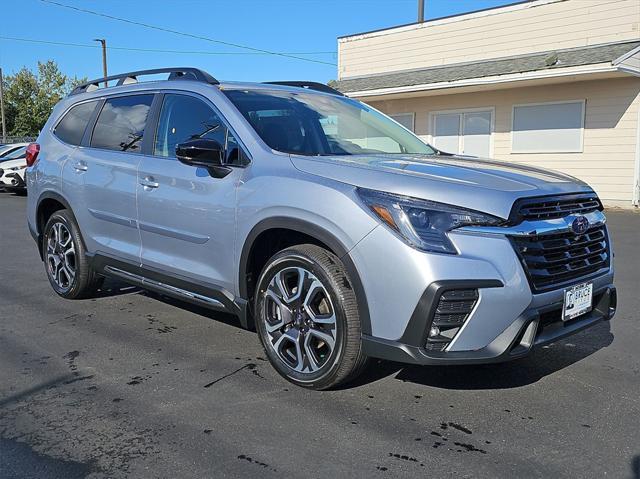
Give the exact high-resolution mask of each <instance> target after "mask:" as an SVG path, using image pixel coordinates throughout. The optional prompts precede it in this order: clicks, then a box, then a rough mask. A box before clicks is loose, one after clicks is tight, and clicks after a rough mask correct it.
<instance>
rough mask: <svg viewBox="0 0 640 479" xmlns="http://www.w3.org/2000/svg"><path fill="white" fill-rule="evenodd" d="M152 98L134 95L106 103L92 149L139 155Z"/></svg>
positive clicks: (93, 139) (98, 122) (151, 96)
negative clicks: (129, 152) (130, 152)
mask: <svg viewBox="0 0 640 479" xmlns="http://www.w3.org/2000/svg"><path fill="white" fill-rule="evenodd" d="M152 102H153V95H131V96H123V97H118V98H111V99H109V100H107V101H106V102H105V104H104V106H103V107H102V111H101V112H100V115H99V116H98V121H97V122H96V126H95V128H94V129H93V135H92V137H91V146H92V147H94V148H104V149H107V150H117V151H132V152H136V153H137V152H140V148H141V147H142V139H143V137H144V129H145V127H146V124H147V116H148V114H149V110H150V109H151V103H152Z"/></svg>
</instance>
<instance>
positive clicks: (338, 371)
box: [255, 244, 367, 390]
mask: <svg viewBox="0 0 640 479" xmlns="http://www.w3.org/2000/svg"><path fill="white" fill-rule="evenodd" d="M301 278H302V279H301ZM255 318H256V329H257V330H258V335H259V336H260V341H261V342H262V346H263V347H264V350H265V353H266V355H267V357H268V358H269V361H270V362H271V364H272V365H273V367H274V368H275V369H276V371H277V372H278V373H279V374H280V375H282V376H283V377H284V378H285V379H287V380H288V381H290V382H292V383H294V384H296V385H298V386H302V387H305V388H309V389H316V390H324V389H330V388H335V387H337V386H339V385H341V384H345V383H347V382H349V381H351V380H353V379H355V377H356V376H358V375H359V374H360V373H361V372H362V370H363V369H364V367H365V364H366V360H367V358H366V356H365V355H364V353H363V350H362V339H361V331H362V330H361V325H360V316H359V313H358V305H357V301H356V295H355V292H354V290H353V287H352V286H351V281H350V279H349V276H348V275H347V272H346V270H345V268H344V265H343V264H342V262H341V261H340V260H339V259H338V257H337V256H335V255H334V254H332V253H331V252H329V251H327V250H325V249H323V248H320V247H319V246H315V245H310V244H306V245H299V246H293V247H291V248H287V249H285V250H282V251H280V252H279V253H277V254H275V255H274V256H273V257H272V258H271V259H270V260H269V261H268V262H267V265H266V266H265V267H264V269H263V271H262V274H261V275H260V279H259V280H258V288H257V293H256V297H255Z"/></svg>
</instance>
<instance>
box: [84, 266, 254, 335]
mask: <svg viewBox="0 0 640 479" xmlns="http://www.w3.org/2000/svg"><path fill="white" fill-rule="evenodd" d="M88 259H89V261H90V263H91V266H92V267H93V269H94V271H95V272H96V273H98V274H102V275H104V276H110V277H114V278H118V279H120V280H122V281H124V282H126V283H129V284H133V285H135V286H139V287H141V288H143V289H147V290H150V291H155V292H157V293H160V294H165V295H167V296H170V297H173V298H176V299H180V300H183V301H186V302H189V303H192V304H196V305H198V306H203V307H205V308H208V309H212V310H216V311H224V312H227V313H230V314H233V315H235V316H237V317H238V319H239V320H240V324H241V325H242V327H243V328H245V329H249V326H250V325H249V322H248V319H247V301H245V300H243V299H241V298H236V297H234V296H233V295H232V294H231V293H230V292H228V291H226V290H225V289H224V288H221V287H219V286H217V285H215V284H209V283H201V282H195V281H193V280H191V279H187V278H181V277H178V276H173V275H168V274H166V273H164V272H162V271H159V270H156V269H152V268H148V267H145V266H143V265H140V264H136V263H130V262H128V261H123V260H121V259H116V258H113V257H111V256H107V255H104V254H100V253H97V254H95V255H92V256H88Z"/></svg>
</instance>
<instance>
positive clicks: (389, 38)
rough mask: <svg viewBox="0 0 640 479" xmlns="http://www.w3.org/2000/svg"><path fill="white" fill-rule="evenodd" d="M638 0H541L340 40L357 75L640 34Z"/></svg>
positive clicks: (348, 73) (343, 56)
mask: <svg viewBox="0 0 640 479" xmlns="http://www.w3.org/2000/svg"><path fill="white" fill-rule="evenodd" d="M639 24H640V1H639V0H557V1H553V0H538V2H533V3H532V4H529V5H526V6H516V7H506V8H502V9H495V10H491V11H489V12H484V13H482V14H475V15H474V14H469V15H465V16H460V17H455V18H453V19H447V20H441V21H435V22H427V23H424V24H422V25H418V26H411V27H399V28H395V29H390V30H385V31H383V32H376V33H372V34H365V35H355V36H351V37H345V38H342V39H340V40H339V42H338V50H339V65H338V75H339V77H340V78H341V79H344V78H349V77H353V76H361V75H371V74H376V73H388V72H391V71H398V70H408V69H416V68H426V67H430V66H436V65H443V64H451V63H458V62H467V61H479V60H483V59H488V58H497V57H503V56H511V55H520V54H527V53H534V52H540V51H546V50H554V49H562V48H571V47H579V46H586V45H595V44H599V43H607V42H618V41H624V40H634V39H637V38H640V32H639Z"/></svg>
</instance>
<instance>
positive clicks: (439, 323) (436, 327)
mask: <svg viewBox="0 0 640 479" xmlns="http://www.w3.org/2000/svg"><path fill="white" fill-rule="evenodd" d="M478 297H479V296H478V290H477V289H452V290H449V291H444V292H443V293H442V294H441V295H440V298H438V306H437V307H436V311H435V314H434V316H433V321H432V322H431V328H430V329H429V334H428V337H427V343H426V345H425V348H426V349H427V350H429V351H443V350H444V349H445V348H446V347H447V346H448V345H449V343H450V342H451V340H452V339H453V338H454V337H455V335H456V334H457V333H458V331H460V328H461V327H462V325H463V324H464V323H465V321H466V320H467V319H468V318H469V315H470V314H471V312H472V311H473V308H475V306H476V303H477V302H478Z"/></svg>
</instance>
